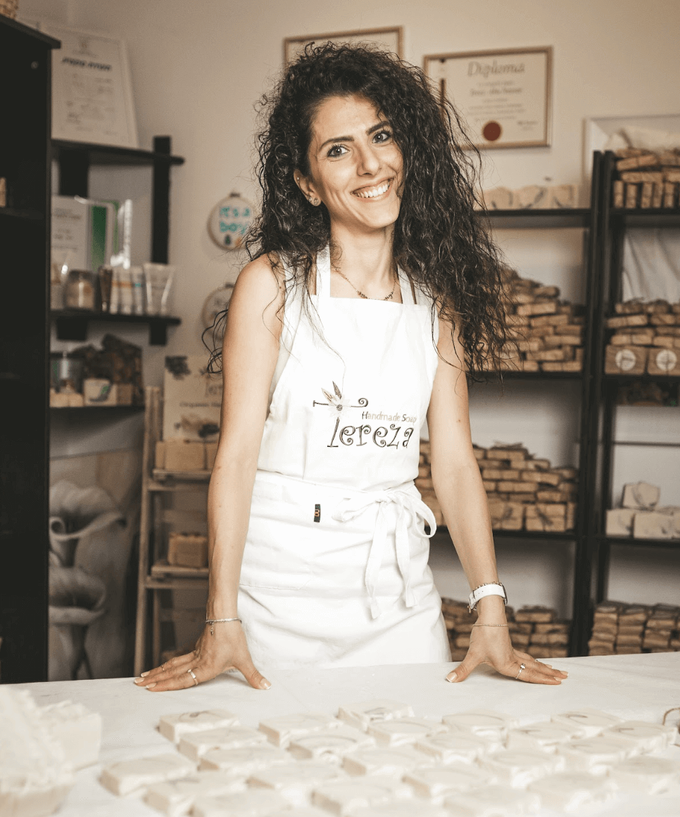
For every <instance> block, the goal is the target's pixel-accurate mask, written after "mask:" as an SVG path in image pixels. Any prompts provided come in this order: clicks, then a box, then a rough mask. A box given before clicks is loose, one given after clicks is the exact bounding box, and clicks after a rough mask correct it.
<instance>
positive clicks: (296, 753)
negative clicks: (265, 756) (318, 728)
mask: <svg viewBox="0 0 680 817" xmlns="http://www.w3.org/2000/svg"><path fill="white" fill-rule="evenodd" d="M371 746H375V740H374V739H373V738H372V737H371V736H370V735H367V734H366V733H365V732H361V731H360V730H359V729H353V728H352V727H351V726H340V727H338V728H337V729H329V730H328V731H324V732H314V733H312V734H311V735H304V736H303V737H300V738H296V739H295V740H292V741H291V742H290V745H289V746H288V751H289V752H290V753H291V754H292V755H293V757H296V758H297V759H298V760H326V761H330V762H332V763H341V762H342V758H343V757H344V756H345V755H346V754H349V753H350V752H354V751H356V750H357V749H368V748H370V747H371Z"/></svg>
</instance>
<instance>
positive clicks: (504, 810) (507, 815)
mask: <svg viewBox="0 0 680 817" xmlns="http://www.w3.org/2000/svg"><path fill="white" fill-rule="evenodd" d="M444 804H445V805H446V807H447V808H448V809H450V811H449V814H451V812H453V814H465V817H515V816H516V815H518V814H536V812H537V811H538V809H539V808H540V805H541V800H540V798H539V796H538V795H537V794H534V793H533V792H524V791H516V790H515V789H511V788H509V787H508V786H485V787H484V788H483V789H474V790H473V791H471V792H463V793H462V794H454V795H452V796H450V797H447V798H446V800H445V801H444Z"/></svg>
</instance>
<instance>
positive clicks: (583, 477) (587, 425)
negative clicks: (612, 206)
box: [479, 159, 600, 655]
mask: <svg viewBox="0 0 680 817" xmlns="http://www.w3.org/2000/svg"><path fill="white" fill-rule="evenodd" d="M596 165H597V166H596V167H594V172H593V185H592V190H591V200H590V207H587V208H577V209H564V210H491V211H487V212H484V213H480V214H479V218H481V219H484V220H485V221H486V222H487V224H488V226H489V227H490V229H492V230H494V229H502V230H507V229H513V230H516V229H521V230H526V229H530V230H536V229H553V230H554V229H582V230H584V231H585V236H586V238H585V241H586V246H585V252H584V275H585V278H586V281H585V291H586V294H587V295H586V331H585V338H584V363H583V371H581V372H523V371H504V372H503V378H504V379H505V380H507V381H513V382H514V381H526V382H537V383H545V384H546V385H547V384H549V383H556V382H565V381H573V382H574V383H575V384H578V388H579V389H580V417H579V462H578V469H579V483H578V495H577V515H576V526H575V528H574V530H571V531H566V532H565V533H549V532H540V531H494V537H495V538H496V539H516V540H527V541H532V540H533V541H536V540H543V541H554V542H555V543H571V542H573V543H574V548H575V550H574V588H573V599H572V620H573V624H572V632H571V638H570V645H569V650H570V654H572V655H580V654H583V653H584V652H585V650H586V645H587V639H588V632H589V626H590V621H589V611H590V592H589V587H590V583H589V580H588V579H587V577H589V576H590V574H591V572H592V565H591V549H590V545H589V542H588V538H587V519H588V515H589V513H590V502H589V492H590V482H591V471H592V462H591V459H592V457H591V452H590V445H589V442H590V439H591V438H590V436H589V435H590V433H591V427H592V423H591V420H590V418H591V415H592V400H593V384H592V379H591V376H590V372H591V361H592V358H593V354H594V353H593V338H594V333H593V320H594V319H595V317H596V315H595V312H594V310H593V305H592V304H591V303H590V298H589V297H588V296H589V293H590V292H591V291H592V289H593V286H594V276H595V263H596V260H597V248H598V229H599V224H600V214H599V206H600V191H599V184H598V181H599V175H600V174H599V159H597V160H596Z"/></svg>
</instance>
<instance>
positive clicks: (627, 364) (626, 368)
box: [604, 346, 649, 374]
mask: <svg viewBox="0 0 680 817" xmlns="http://www.w3.org/2000/svg"><path fill="white" fill-rule="evenodd" d="M648 351H649V350H648V349H647V347H646V346H607V351H606V353H605V361H604V370H605V372H606V374H644V371H645V369H646V367H647V353H648Z"/></svg>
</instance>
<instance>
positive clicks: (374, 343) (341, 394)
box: [239, 249, 450, 670]
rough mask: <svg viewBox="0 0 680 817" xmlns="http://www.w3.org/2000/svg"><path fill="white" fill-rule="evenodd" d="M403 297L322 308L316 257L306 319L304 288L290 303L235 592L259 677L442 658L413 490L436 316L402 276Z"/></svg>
mask: <svg viewBox="0 0 680 817" xmlns="http://www.w3.org/2000/svg"><path fill="white" fill-rule="evenodd" d="M400 285H401V293H402V300H403V304H396V303H391V302H389V301H374V300H363V299H354V298H331V297H330V257H329V252H328V249H326V250H325V251H324V252H322V253H320V254H319V256H318V258H317V281H316V293H317V294H316V295H315V296H313V297H312V304H313V308H314V309H315V310H316V314H313V315H312V317H311V320H310V317H309V316H308V315H306V314H305V313H304V311H303V310H302V308H301V295H300V293H299V291H298V292H297V294H293V296H292V297H291V298H289V299H288V300H287V302H286V313H285V322H284V329H283V332H282V338H281V353H280V356H279V362H278V365H277V368H276V371H275V374H274V378H273V387H272V388H273V391H272V394H271V402H270V407H269V413H268V416H267V420H266V422H265V428H264V434H263V438H262V445H261V449H260V456H259V460H258V471H257V475H256V478H255V485H254V489H253V499H252V506H251V516H250V525H249V529H248V537H247V540H246V545H245V549H244V554H243V564H242V568H241V580H240V588H239V616H240V617H241V618H242V619H243V626H244V629H245V632H246V636H247V638H248V645H249V647H250V651H251V654H252V657H253V661H254V662H255V665H256V666H260V667H261V668H262V669H263V670H264V669H265V668H267V667H300V666H301V665H314V666H319V667H338V666H356V665H377V664H405V663H419V662H442V661H449V660H450V651H449V647H448V640H447V637H446V629H445V626H444V621H443V618H442V615H441V599H440V597H439V594H438V593H437V590H436V588H435V586H434V583H433V580H432V573H431V571H430V569H429V567H428V557H429V540H428V538H427V536H426V534H425V529H424V524H425V523H427V525H428V526H429V528H430V535H432V534H433V533H434V531H435V529H436V524H435V520H434V517H433V515H432V513H431V511H430V510H429V508H427V506H426V505H425V504H424V503H423V501H422V499H421V498H420V494H419V493H418V490H417V489H416V487H415V485H414V484H413V480H414V478H415V477H416V476H417V474H418V460H419V438H420V429H421V426H422V424H423V421H424V419H425V413H426V411H427V407H428V404H429V401H430V394H431V391H432V383H433V380H434V375H435V371H436V368H437V362H438V358H437V353H436V349H435V345H434V340H435V338H434V337H433V321H432V305H431V302H429V300H428V299H426V298H424V297H422V303H415V302H414V299H413V293H412V290H411V286H410V284H409V282H408V280H407V278H406V276H404V275H403V273H401V272H400ZM419 300H421V298H420V296H419ZM434 325H435V327H436V321H435V322H434Z"/></svg>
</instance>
